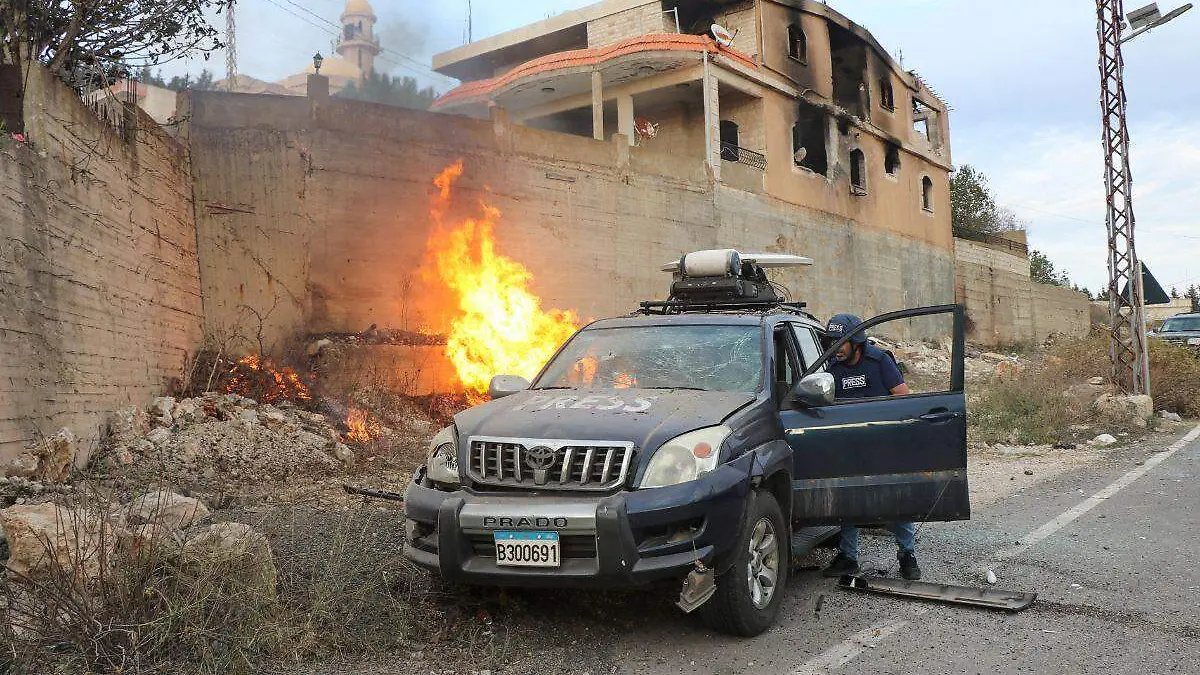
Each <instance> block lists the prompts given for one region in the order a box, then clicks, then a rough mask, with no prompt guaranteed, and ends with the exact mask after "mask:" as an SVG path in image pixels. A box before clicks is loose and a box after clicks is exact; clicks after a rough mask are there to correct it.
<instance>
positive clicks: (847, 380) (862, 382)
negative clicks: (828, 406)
mask: <svg viewBox="0 0 1200 675" xmlns="http://www.w3.org/2000/svg"><path fill="white" fill-rule="evenodd" d="M865 386H867V376H866V375H851V376H849V377H843V378H842V389H854V388H855V387H865Z"/></svg>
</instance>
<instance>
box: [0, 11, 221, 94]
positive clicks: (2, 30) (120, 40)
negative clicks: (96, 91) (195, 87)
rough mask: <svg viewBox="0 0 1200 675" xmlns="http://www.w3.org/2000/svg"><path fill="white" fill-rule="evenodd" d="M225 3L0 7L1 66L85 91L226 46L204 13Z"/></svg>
mask: <svg viewBox="0 0 1200 675" xmlns="http://www.w3.org/2000/svg"><path fill="white" fill-rule="evenodd" d="M225 5H226V0H4V1H3V2H0V65H16V66H18V67H24V66H26V65H28V64H29V63H30V62H38V63H41V64H42V65H44V66H46V67H47V68H48V69H50V70H51V71H52V72H54V73H55V74H57V75H58V76H59V77H60V78H62V79H63V80H65V81H66V82H67V83H68V84H71V85H73V86H75V87H76V88H82V87H83V86H85V85H86V84H88V83H90V82H95V80H96V79H98V78H111V77H116V76H120V75H124V74H126V73H127V71H128V70H132V69H136V68H140V67H142V66H146V65H152V64H160V63H164V62H166V61H170V60H173V59H176V58H180V57H184V56H188V55H191V54H195V53H200V54H204V55H205V57H206V58H207V56H208V53H209V52H211V51H213V50H215V49H220V48H221V47H223V46H224V45H223V44H222V43H221V41H220V39H219V33H218V31H217V29H216V28H215V27H214V26H213V25H212V24H211V23H210V22H209V18H208V16H207V13H209V12H210V10H212V11H219V10H220V9H221V8H223V7H225Z"/></svg>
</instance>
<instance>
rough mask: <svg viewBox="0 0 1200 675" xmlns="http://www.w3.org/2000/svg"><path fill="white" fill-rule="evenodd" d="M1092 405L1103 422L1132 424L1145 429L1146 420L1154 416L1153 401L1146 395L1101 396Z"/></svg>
mask: <svg viewBox="0 0 1200 675" xmlns="http://www.w3.org/2000/svg"><path fill="white" fill-rule="evenodd" d="M1094 405H1095V406H1096V412H1097V413H1098V414H1099V415H1100V417H1101V418H1103V419H1105V420H1109V421H1112V422H1132V423H1133V424H1135V425H1137V426H1139V427H1145V426H1146V420H1148V419H1150V418H1151V417H1153V416H1154V399H1152V398H1150V396H1148V395H1146V394H1140V395H1136V396H1125V395H1120V394H1101V395H1100V396H1099V397H1098V398H1097V399H1096V400H1095V403H1094Z"/></svg>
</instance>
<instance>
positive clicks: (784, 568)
mask: <svg viewBox="0 0 1200 675" xmlns="http://www.w3.org/2000/svg"><path fill="white" fill-rule="evenodd" d="M741 529H742V532H741V535H740V537H739V538H738V543H737V548H736V549H735V550H734V554H733V564H732V566H730V568H729V570H728V571H726V572H724V573H723V574H721V575H720V576H718V577H717V578H716V584H717V591H716V593H715V594H714V595H713V597H712V598H711V599H709V601H708V602H706V603H704V604H703V605H702V606H701V607H700V615H701V617H702V618H703V619H704V622H705V623H706V624H708V626H709V627H710V628H712V629H713V630H716V631H718V632H721V633H726V634H729V635H737V636H741V637H754V636H755V635H758V634H759V633H762V632H763V631H765V630H766V629H768V628H770V627H771V625H772V624H774V623H775V617H776V616H777V615H778V614H779V605H780V603H782V602H783V594H784V588H785V587H786V586H787V577H788V560H789V542H788V530H787V529H786V521H784V519H783V512H782V511H781V510H780V508H779V503H778V502H776V501H775V497H774V496H772V495H771V493H769V492H765V491H761V490H759V491H756V492H752V493H751V494H750V504H749V505H748V507H747V509H746V518H745V520H744V521H743V523H742V528H741ZM768 537H770V538H772V539H773V541H767V538H768ZM772 568H773V575H774V579H773V580H772V582H771V583H770V584H769V593H768V594H766V595H764V591H766V590H767V586H768V584H766V581H767V579H768V578H769V577H770V576H771V574H769V572H771V570H772ZM756 584H757V589H756Z"/></svg>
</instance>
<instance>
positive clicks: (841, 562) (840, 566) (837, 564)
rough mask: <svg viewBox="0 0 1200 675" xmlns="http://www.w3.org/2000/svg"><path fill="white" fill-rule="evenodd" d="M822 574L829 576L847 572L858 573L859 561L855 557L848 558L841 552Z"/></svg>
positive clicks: (841, 574) (837, 575)
mask: <svg viewBox="0 0 1200 675" xmlns="http://www.w3.org/2000/svg"><path fill="white" fill-rule="evenodd" d="M821 574H822V575H824V576H827V577H841V576H845V575H847V574H858V561H857V560H855V559H854V558H847V557H846V556H845V555H842V554H841V553H839V554H837V557H836V558H834V559H833V562H831V563H829V566H828V567H826V568H825V569H824V570H823V571H822V572H821Z"/></svg>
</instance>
